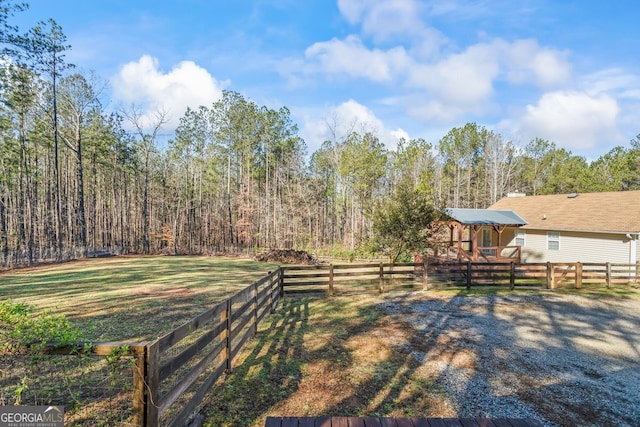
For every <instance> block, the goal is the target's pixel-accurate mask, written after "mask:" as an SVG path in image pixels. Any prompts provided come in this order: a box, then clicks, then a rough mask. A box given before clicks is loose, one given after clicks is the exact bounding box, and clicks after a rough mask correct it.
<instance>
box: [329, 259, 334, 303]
mask: <svg viewBox="0 0 640 427" xmlns="http://www.w3.org/2000/svg"><path fill="white" fill-rule="evenodd" d="M329 296H330V297H332V296H333V264H329Z"/></svg>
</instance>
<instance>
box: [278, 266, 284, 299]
mask: <svg viewBox="0 0 640 427" xmlns="http://www.w3.org/2000/svg"><path fill="white" fill-rule="evenodd" d="M278 290H279V292H280V295H279V297H283V296H284V267H282V266H280V267H278Z"/></svg>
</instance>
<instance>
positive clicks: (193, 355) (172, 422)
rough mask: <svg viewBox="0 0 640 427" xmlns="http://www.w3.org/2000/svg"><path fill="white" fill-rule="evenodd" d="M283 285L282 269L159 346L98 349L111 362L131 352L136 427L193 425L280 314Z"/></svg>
mask: <svg viewBox="0 0 640 427" xmlns="http://www.w3.org/2000/svg"><path fill="white" fill-rule="evenodd" d="M281 285H282V270H281V269H278V270H276V271H274V272H273V273H269V274H268V275H267V276H265V277H263V278H262V279H260V280H258V281H256V282H255V283H253V284H252V285H250V286H248V287H246V288H245V289H243V290H242V291H240V292H238V293H236V294H235V295H233V296H231V297H229V298H228V299H226V300H224V301H222V302H220V303H218V304H216V305H215V306H213V307H211V308H210V309H208V310H206V311H205V312H203V313H201V314H199V315H198V316H196V317H194V318H193V319H191V320H189V321H188V322H186V323H184V324H183V325H181V326H179V327H178V328H176V329H174V330H172V331H171V332H169V333H167V334H165V335H163V336H161V337H160V338H158V339H156V340H154V341H151V342H143V343H138V344H127V343H117V342H116V343H113V342H112V343H99V344H95V345H93V346H92V347H91V349H90V353H91V354H93V355H97V356H108V355H110V354H112V352H113V351H115V350H119V349H122V348H127V349H128V350H129V353H130V355H131V356H132V357H133V359H134V366H133V401H132V410H133V414H132V419H131V424H132V425H134V426H137V427H157V426H160V425H162V426H171V427H173V426H182V425H185V424H186V423H188V422H189V421H190V420H191V419H192V418H193V417H194V415H196V414H197V411H198V409H199V408H198V406H199V404H200V403H201V402H202V400H203V398H204V396H205V394H206V393H207V391H209V389H210V388H211V387H212V386H213V385H214V384H215V383H216V381H217V380H218V379H220V378H221V376H222V375H223V374H224V373H225V372H227V373H228V372H231V370H232V365H233V360H234V358H235V357H236V355H237V354H238V353H239V352H240V350H242V348H243V346H244V344H245V343H246V342H247V341H248V340H249V339H250V338H251V337H253V336H254V335H255V333H256V332H257V329H258V324H259V323H260V321H261V320H262V319H263V318H264V317H265V316H266V315H268V314H269V313H272V312H273V311H274V310H275V308H276V306H277V304H278V302H279V300H280V298H281V296H282V287H281ZM78 348H82V346H76V347H65V348H53V349H51V350H50V353H53V354H76V353H77V351H78ZM83 351H86V349H85V350H83Z"/></svg>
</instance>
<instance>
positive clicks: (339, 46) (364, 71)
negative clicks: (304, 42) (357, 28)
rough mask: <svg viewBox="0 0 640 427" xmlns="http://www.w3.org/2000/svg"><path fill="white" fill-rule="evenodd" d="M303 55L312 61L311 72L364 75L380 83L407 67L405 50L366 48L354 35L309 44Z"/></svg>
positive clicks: (396, 48)
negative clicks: (342, 38) (343, 38)
mask: <svg viewBox="0 0 640 427" xmlns="http://www.w3.org/2000/svg"><path fill="white" fill-rule="evenodd" d="M305 55H306V57H307V59H308V60H309V61H311V62H312V63H313V64H315V65H313V70H312V71H313V72H318V71H320V72H323V73H326V74H343V75H347V76H349V77H365V78H367V79H370V80H373V81H376V82H384V81H388V80H390V79H392V78H394V77H395V76H396V74H397V73H398V70H402V69H404V68H406V66H407V61H408V57H407V53H406V51H405V50H404V48H403V47H395V48H393V49H390V50H387V51H383V50H380V49H369V48H367V47H366V46H365V45H364V44H363V43H362V40H361V39H360V38H359V37H358V36H355V35H350V36H348V37H347V38H346V39H345V40H338V39H332V40H329V41H326V42H318V43H314V44H313V45H311V46H309V47H308V48H307V49H306V51H305Z"/></svg>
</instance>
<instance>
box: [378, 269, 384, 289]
mask: <svg viewBox="0 0 640 427" xmlns="http://www.w3.org/2000/svg"><path fill="white" fill-rule="evenodd" d="M378 292H379V293H383V292H384V265H383V264H382V263H380V267H379V272H378Z"/></svg>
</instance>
